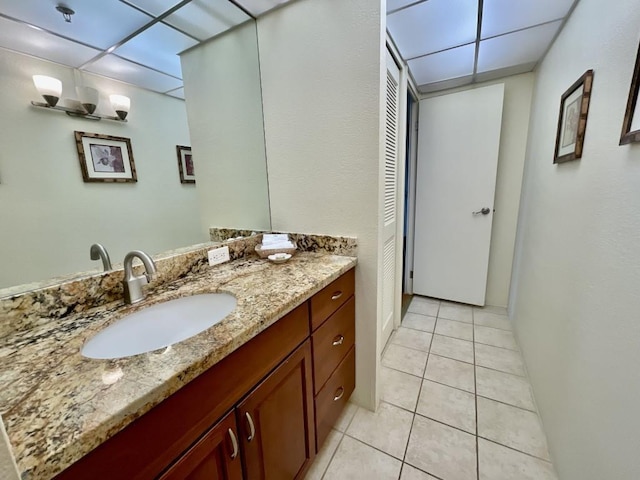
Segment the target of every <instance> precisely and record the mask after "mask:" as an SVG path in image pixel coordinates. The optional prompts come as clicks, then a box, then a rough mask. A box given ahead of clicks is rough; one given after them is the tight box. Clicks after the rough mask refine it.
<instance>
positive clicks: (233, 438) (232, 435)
mask: <svg viewBox="0 0 640 480" xmlns="http://www.w3.org/2000/svg"><path fill="white" fill-rule="evenodd" d="M227 433H228V434H229V438H230V439H231V446H232V447H233V451H232V452H231V460H233V459H234V458H236V457H237V456H238V438H237V437H236V434H235V433H233V430H231V429H229V430H228V431H227Z"/></svg>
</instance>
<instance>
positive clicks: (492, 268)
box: [422, 73, 535, 307]
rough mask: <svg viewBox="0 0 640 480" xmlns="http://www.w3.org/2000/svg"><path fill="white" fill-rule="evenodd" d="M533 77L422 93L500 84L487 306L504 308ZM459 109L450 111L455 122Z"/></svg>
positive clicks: (458, 90)
mask: <svg viewBox="0 0 640 480" xmlns="http://www.w3.org/2000/svg"><path fill="white" fill-rule="evenodd" d="M534 79H535V76H534V74H533V73H525V74H522V75H515V76H511V77H506V78H503V79H500V80H495V81H491V82H484V83H479V84H476V85H473V86H471V87H462V88H456V89H451V90H447V91H444V92H439V93H437V94H430V95H424V96H422V98H432V97H436V96H440V95H447V94H451V93H455V92H461V91H466V90H471V89H474V88H482V87H486V86H488V85H493V84H496V83H504V104H503V113H502V130H501V132H500V153H499V155H498V170H497V178H496V194H495V202H494V208H495V213H494V215H493V227H492V231H491V249H490V251H489V272H488V276H487V293H486V303H487V305H496V306H501V307H506V306H507V302H508V299H509V286H510V283H511V267H512V261H513V252H514V247H515V238H516V226H517V222H518V207H519V205H520V187H521V184H522V173H523V170H524V159H525V151H526V147H527V133H528V130H529V114H530V109H531V95H532V93H533V84H534ZM457 115H459V112H457V111H456V112H453V111H452V112H451V119H449V120H448V119H444V121H451V122H455V121H456V118H455V117H456V116H457Z"/></svg>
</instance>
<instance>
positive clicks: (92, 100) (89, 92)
mask: <svg viewBox="0 0 640 480" xmlns="http://www.w3.org/2000/svg"><path fill="white" fill-rule="evenodd" d="M76 93H77V94H78V100H80V103H81V104H82V108H84V109H85V110H86V111H87V113H88V114H92V113H93V112H95V111H96V107H97V106H98V101H99V99H100V93H99V92H98V90H96V89H95V88H91V87H76Z"/></svg>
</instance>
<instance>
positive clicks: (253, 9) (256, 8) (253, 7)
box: [236, 0, 293, 17]
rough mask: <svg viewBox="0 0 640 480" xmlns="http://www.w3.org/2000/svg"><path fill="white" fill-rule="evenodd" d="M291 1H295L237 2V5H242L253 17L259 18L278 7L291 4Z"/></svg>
mask: <svg viewBox="0 0 640 480" xmlns="http://www.w3.org/2000/svg"><path fill="white" fill-rule="evenodd" d="M291 1H293V0H236V3H238V4H239V5H242V6H243V7H244V8H245V9H246V10H247V11H249V12H250V13H251V15H253V16H254V17H257V16H259V15H262V14H263V13H266V12H268V11H269V10H271V9H273V8H275V7H277V6H278V5H283V4H285V3H290V2H291Z"/></svg>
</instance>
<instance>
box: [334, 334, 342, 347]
mask: <svg viewBox="0 0 640 480" xmlns="http://www.w3.org/2000/svg"><path fill="white" fill-rule="evenodd" d="M343 343H344V335H338V336H336V338H334V339H333V346H334V347H337V346H339V345H342V344H343Z"/></svg>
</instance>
